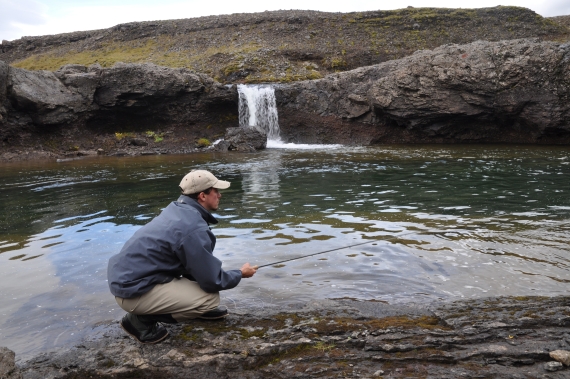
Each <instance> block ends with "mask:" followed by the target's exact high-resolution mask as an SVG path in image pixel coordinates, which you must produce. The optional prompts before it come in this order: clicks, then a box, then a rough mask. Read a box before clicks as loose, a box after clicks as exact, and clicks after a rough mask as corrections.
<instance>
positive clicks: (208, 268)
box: [107, 195, 241, 298]
mask: <svg viewBox="0 0 570 379" xmlns="http://www.w3.org/2000/svg"><path fill="white" fill-rule="evenodd" d="M217 223H218V220H216V219H215V218H214V216H212V215H211V214H210V212H208V211H207V210H206V209H205V208H204V207H202V206H201V205H200V204H198V202H197V201H196V200H194V199H192V198H190V197H188V196H184V195H182V196H180V198H179V199H178V200H177V201H173V202H172V203H170V204H169V205H168V206H167V207H166V208H165V209H164V210H163V211H162V213H160V215H158V216H157V217H156V218H155V219H153V220H152V221H151V222H149V223H148V224H146V225H145V226H143V227H142V228H140V229H139V230H137V231H136V232H135V234H134V235H133V236H132V237H131V238H130V239H129V240H128V241H127V242H126V243H125V245H124V246H123V248H122V249H121V251H120V252H119V253H118V254H117V255H114V256H112V257H111V259H110V260H109V266H108V268H107V277H108V281H109V288H110V289H111V293H112V294H113V295H115V296H118V297H122V298H132V297H135V296H140V295H142V294H144V293H146V292H148V291H150V290H151V289H152V288H153V287H154V286H155V285H156V284H159V283H168V282H170V281H172V280H173V279H174V278H179V277H181V276H185V277H187V278H189V279H190V280H195V281H196V282H198V284H199V285H200V287H201V288H202V289H203V290H204V291H206V292H210V293H213V292H218V291H222V290H227V289H230V288H234V287H235V286H237V285H238V283H239V282H240V280H241V271H240V270H230V271H224V270H223V269H222V262H221V261H220V260H219V259H218V258H216V257H214V255H213V251H214V247H215V246H216V237H215V236H214V234H213V233H212V231H211V230H210V228H209V226H208V225H209V224H217Z"/></svg>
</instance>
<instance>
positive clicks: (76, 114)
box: [0, 62, 237, 150]
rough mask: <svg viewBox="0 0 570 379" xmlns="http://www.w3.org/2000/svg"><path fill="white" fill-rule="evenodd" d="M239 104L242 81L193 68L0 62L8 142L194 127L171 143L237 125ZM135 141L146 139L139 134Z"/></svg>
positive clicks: (1, 120) (2, 128) (1, 110)
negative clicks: (229, 81) (230, 83)
mask: <svg viewBox="0 0 570 379" xmlns="http://www.w3.org/2000/svg"><path fill="white" fill-rule="evenodd" d="M235 104H237V94H236V91H235V89H234V90H232V89H230V88H228V87H225V86H222V85H220V84H219V83H217V82H215V81H214V80H212V79H211V78H209V77H208V76H206V75H203V74H197V73H194V72H192V71H190V70H187V69H170V68H165V67H159V66H155V65H151V64H142V65H135V64H117V65H115V66H114V67H112V68H108V69H103V68H101V67H100V66H97V65H94V66H90V67H84V66H80V65H67V66H64V67H62V68H61V69H60V70H58V71H56V72H50V71H27V70H22V69H18V68H14V67H11V66H8V65H7V64H5V63H3V62H0V143H1V144H2V145H3V146H4V147H9V146H20V145H22V146H26V145H28V146H29V145H34V144H44V142H46V140H49V139H52V140H53V141H52V142H53V145H56V146H54V147H55V148H57V147H59V148H62V147H63V146H65V145H66V143H67V145H75V144H80V143H81V140H82V136H84V137H85V138H84V141H85V143H87V144H89V143H92V140H93V135H102V134H105V133H106V134H110V135H114V134H115V133H118V134H117V135H118V136H119V137H121V138H119V137H117V138H119V139H122V137H128V138H125V140H127V139H128V140H129V141H132V138H133V137H136V136H134V135H131V134H132V133H134V132H142V133H144V132H145V131H149V130H150V131H156V130H161V129H163V130H164V133H163V134H165V135H162V134H161V136H160V138H155V139H156V140H158V141H162V140H164V139H166V138H167V137H168V132H167V131H166V129H167V128H169V127H179V128H181V130H183V131H185V132H187V133H186V134H187V135H186V134H184V133H182V134H181V135H177V136H176V137H177V139H176V140H173V141H171V142H172V143H174V144H176V143H177V142H179V143H180V144H182V145H189V146H190V145H192V146H193V142H192V141H193V138H196V137H204V138H211V137H212V136H214V135H215V134H223V132H224V130H225V127H226V126H234V125H235V124H236V123H237V109H236V108H237V107H236V106H235ZM125 132H130V133H131V134H128V133H125ZM121 133H123V134H121ZM153 133H154V132H153ZM155 134H156V133H155ZM171 134H174V133H172V132H171ZM149 135H150V132H149ZM157 135H158V134H157ZM152 136H154V134H152ZM65 140H68V142H66V141H65ZM183 140H186V142H184V141H183ZM189 140H192V141H189ZM78 142H79V143H78ZM133 144H134V145H144V143H143V142H141V141H140V140H136V139H135V143H133ZM44 145H45V144H44ZM90 147H91V148H98V147H101V146H90ZM113 147H114V146H113ZM82 148H84V149H88V148H89V146H82ZM75 150H79V147H77V148H76V149H75Z"/></svg>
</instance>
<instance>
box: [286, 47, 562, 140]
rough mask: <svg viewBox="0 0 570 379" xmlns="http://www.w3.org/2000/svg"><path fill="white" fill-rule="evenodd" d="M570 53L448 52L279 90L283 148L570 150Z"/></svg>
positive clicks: (531, 50)
mask: <svg viewBox="0 0 570 379" xmlns="http://www.w3.org/2000/svg"><path fill="white" fill-rule="evenodd" d="M569 96H570V44H556V43H550V42H540V41H538V40H512V41H502V42H483V41H478V42H474V43H471V44H467V45H445V46H442V47H439V48H437V49H435V50H432V51H418V52H416V53H415V54H413V55H411V56H409V57H406V58H403V59H400V60H394V61H390V62H385V63H381V64H379V65H374V66H369V67H362V68H358V69H356V70H353V71H350V72H346V73H338V74H333V75H330V76H327V77H326V78H324V79H321V80H315V81H305V82H298V83H293V84H290V85H287V86H280V87H279V89H278V93H277V99H278V103H279V104H278V107H279V117H280V119H279V120H280V126H281V131H282V132H281V135H282V137H283V139H285V140H286V141H293V142H311V143H333V142H343V143H347V142H352V143H357V144H374V143H409V142H413V143H418V142H429V143H457V142H507V143H561V144H568V143H570V101H569V99H570V97H569Z"/></svg>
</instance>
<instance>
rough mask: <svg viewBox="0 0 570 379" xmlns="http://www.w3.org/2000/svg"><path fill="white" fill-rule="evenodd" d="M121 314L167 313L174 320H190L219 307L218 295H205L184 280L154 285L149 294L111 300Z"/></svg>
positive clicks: (206, 293)
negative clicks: (118, 307)
mask: <svg viewBox="0 0 570 379" xmlns="http://www.w3.org/2000/svg"><path fill="white" fill-rule="evenodd" d="M115 300H116V301H117V304H119V306H120V307H121V308H123V309H124V310H125V311H127V312H130V313H134V314H136V315H150V314H155V315H156V314H170V315H172V317H173V318H174V319H175V320H176V321H179V322H180V321H186V320H191V319H193V318H196V317H198V316H200V315H201V314H203V313H206V312H208V311H211V310H212V309H215V308H216V307H217V306H218V305H220V294H219V293H218V292H216V293H208V292H205V291H204V290H203V289H201V288H200V286H199V285H198V283H196V282H193V281H191V280H188V279H186V278H180V279H174V280H173V281H171V282H169V283H165V284H157V285H156V286H154V288H153V289H151V290H150V291H149V292H147V293H145V294H143V295H141V296H138V297H133V298H130V299H123V298H121V297H115Z"/></svg>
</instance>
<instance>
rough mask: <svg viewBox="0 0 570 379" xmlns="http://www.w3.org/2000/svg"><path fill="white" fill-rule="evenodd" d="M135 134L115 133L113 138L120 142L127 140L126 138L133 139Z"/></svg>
mask: <svg viewBox="0 0 570 379" xmlns="http://www.w3.org/2000/svg"><path fill="white" fill-rule="evenodd" d="M134 136H135V133H131V132H126V133H119V132H117V133H115V138H117V140H119V141H120V140H122V139H123V138H127V137H134Z"/></svg>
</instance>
